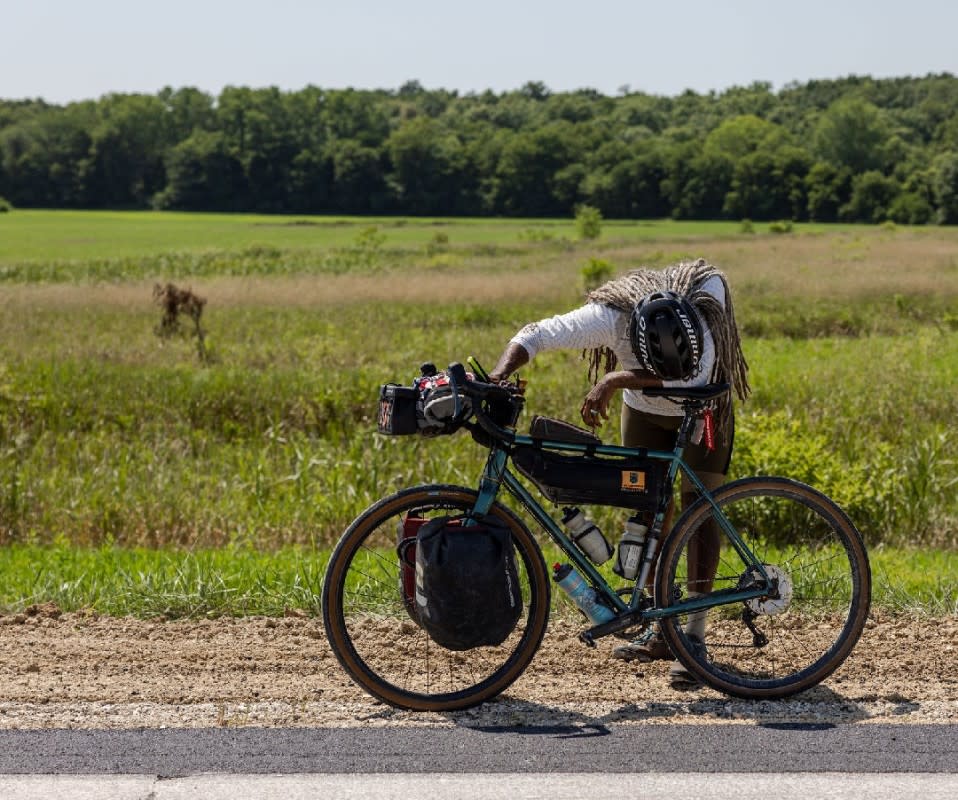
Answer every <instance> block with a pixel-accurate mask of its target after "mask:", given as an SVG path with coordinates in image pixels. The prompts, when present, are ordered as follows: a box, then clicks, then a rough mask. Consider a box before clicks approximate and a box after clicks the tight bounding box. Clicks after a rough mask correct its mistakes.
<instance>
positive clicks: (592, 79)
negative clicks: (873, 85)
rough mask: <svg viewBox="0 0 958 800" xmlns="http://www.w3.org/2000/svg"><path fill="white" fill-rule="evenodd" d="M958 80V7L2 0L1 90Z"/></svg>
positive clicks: (829, 1) (797, 0)
mask: <svg viewBox="0 0 958 800" xmlns="http://www.w3.org/2000/svg"><path fill="white" fill-rule="evenodd" d="M941 72H950V73H952V74H958V1H956V0H905V1H904V2H903V0H790V2H776V0H687V1H686V2H677V1H676V0H654V2H646V1H645V0H631V2H629V1H628V0H591V1H590V0H575V2H573V1H572V0H508V1H507V0H473V2H469V3H463V2H455V0H442V2H440V0H303V1H302V2H299V1H295V0H271V2H266V1H264V0H256V1H255V2H253V0H230V2H225V1H224V0H162V1H157V0H154V2H150V3H144V2H138V0H82V2H77V1H76V0H0V98H2V99H6V100H12V99H22V98H42V99H44V100H47V101H48V102H52V103H67V102H70V101H72V100H84V99H96V98H99V97H101V96H102V95H104V94H107V93H110V92H145V93H148V94H154V93H156V92H157V91H159V90H160V89H162V88H163V87H164V86H172V87H174V88H181V87H185V86H193V87H196V88H199V89H201V90H203V91H206V92H209V93H210V94H212V95H214V96H215V95H217V94H218V93H219V92H220V91H221V90H222V89H223V87H224V86H248V87H252V88H259V87H266V86H277V87H279V88H280V89H282V90H284V91H292V90H297V89H301V88H303V87H304V86H307V85H310V84H313V85H315V86H321V87H324V88H344V87H347V86H352V87H355V88H359V89H397V88H399V87H400V86H401V85H402V84H403V83H405V82H406V81H408V80H418V81H419V82H420V83H421V84H422V85H423V86H425V87H426V88H427V89H439V88H443V89H450V90H452V89H455V90H458V91H459V92H460V93H466V92H470V91H474V92H481V91H484V90H486V89H491V90H493V91H494V92H497V93H498V92H503V91H509V90H513V89H518V88H520V87H521V86H522V85H523V84H524V83H526V82H527V81H541V82H542V83H544V84H545V85H546V86H548V87H549V88H550V89H551V90H552V91H555V92H563V91H571V90H574V89H579V88H591V89H597V90H598V91H600V92H602V93H603V94H607V95H614V94H617V93H618V91H619V90H620V88H621V87H623V86H629V87H631V89H632V90H633V91H644V92H648V93H651V94H659V95H668V96H673V95H677V94H680V93H681V92H683V91H684V90H686V89H693V90H694V91H696V92H708V91H710V90H715V91H719V92H721V91H723V90H725V89H727V88H729V87H731V86H746V85H748V84H750V83H752V82H754V81H767V82H770V83H771V84H772V86H773V89H775V90H778V89H781V88H782V86H783V85H785V84H786V83H788V82H790V81H797V82H799V83H805V82H807V81H809V80H811V79H828V78H840V77H845V76H848V75H871V76H872V77H876V78H880V77H903V76H924V75H927V74H928V73H941Z"/></svg>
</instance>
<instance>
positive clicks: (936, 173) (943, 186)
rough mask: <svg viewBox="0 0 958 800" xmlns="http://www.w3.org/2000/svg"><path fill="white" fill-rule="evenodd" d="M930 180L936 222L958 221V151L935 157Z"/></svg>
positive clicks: (952, 222)
mask: <svg viewBox="0 0 958 800" xmlns="http://www.w3.org/2000/svg"><path fill="white" fill-rule="evenodd" d="M932 180H933V190H934V193H935V203H936V205H937V206H938V222H939V223H941V224H943V225H954V224H956V223H958V151H956V152H947V153H942V154H941V155H940V156H938V158H936V159H935V162H934V165H933V178H932Z"/></svg>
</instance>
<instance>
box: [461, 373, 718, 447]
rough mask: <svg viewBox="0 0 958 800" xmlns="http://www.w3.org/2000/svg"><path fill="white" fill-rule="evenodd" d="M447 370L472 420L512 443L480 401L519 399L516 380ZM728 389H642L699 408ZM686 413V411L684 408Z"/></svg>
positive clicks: (715, 385)
mask: <svg viewBox="0 0 958 800" xmlns="http://www.w3.org/2000/svg"><path fill="white" fill-rule="evenodd" d="M447 374H448V375H449V376H450V377H451V378H452V379H453V381H454V382H455V384H456V388H457V390H458V391H461V392H462V393H463V394H464V395H466V396H467V397H469V398H470V399H472V400H477V401H479V402H474V403H472V411H473V413H474V414H475V417H476V422H477V423H478V425H479V427H480V428H482V430H483V431H485V432H486V433H487V434H488V435H489V436H491V437H492V438H493V439H494V440H496V441H500V442H504V443H507V444H512V443H513V442H514V441H515V437H516V434H515V431H514V430H512V429H510V428H506V427H504V426H502V425H500V424H498V423H497V422H496V421H495V420H493V419H492V418H491V417H490V416H489V414H488V413H487V412H486V410H485V409H484V408H483V405H482V404H483V402H486V401H490V400H505V401H507V402H511V403H514V402H516V401H517V399H518V400H519V402H521V398H522V394H523V390H522V387H520V385H519V384H518V383H489V382H487V381H481V380H478V379H475V378H469V376H468V375H467V374H466V370H465V368H464V367H463V366H462V364H460V363H458V362H456V363H453V364H450V365H449V368H448V370H447ZM730 389H731V385H730V384H728V383H709V384H706V385H705V386H688V387H677V386H672V387H667V386H649V387H646V388H644V389H642V390H641V391H642V394H644V395H645V396H647V397H665V398H668V399H670V400H672V401H673V402H676V403H681V404H682V405H685V406H690V407H693V408H694V407H699V408H701V406H702V405H704V404H705V403H706V402H708V401H709V400H714V399H715V398H716V397H720V396H721V395H723V394H725V393H727V392H728V391H729V390H730ZM687 413H689V412H687Z"/></svg>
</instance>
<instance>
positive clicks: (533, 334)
mask: <svg viewBox="0 0 958 800" xmlns="http://www.w3.org/2000/svg"><path fill="white" fill-rule="evenodd" d="M614 322H615V312H614V311H613V310H612V309H609V308H606V307H605V306H600V305H597V304H595V303H586V304H585V305H584V306H582V307H581V308H577V309H575V310H574V311H570V312H568V313H566V314H559V315H557V316H554V317H549V318H547V319H542V320H539V321H538V322H533V323H530V324H529V325H526V326H525V327H524V328H522V329H521V330H520V331H519V332H518V333H517V334H516V335H515V336H513V337H512V339H511V340H510V342H509V344H508V345H506V349H505V350H504V351H503V353H502V355H501V356H500V357H499V361H498V362H497V363H496V366H495V367H493V370H492V372H490V373H489V377H490V378H491V379H492V380H495V381H503V380H507V379H508V378H509V376H510V375H512V373H513V372H515V371H516V370H517V369H519V367H522V366H525V365H526V364H528V363H529V362H530V361H531V360H532V359H533V358H535V357H536V354H538V353H540V352H542V351H543V350H560V349H563V348H576V349H583V350H585V349H589V348H592V347H599V346H600V345H603V344H607V343H609V342H611V341H613V340H614V336H615V330H614Z"/></svg>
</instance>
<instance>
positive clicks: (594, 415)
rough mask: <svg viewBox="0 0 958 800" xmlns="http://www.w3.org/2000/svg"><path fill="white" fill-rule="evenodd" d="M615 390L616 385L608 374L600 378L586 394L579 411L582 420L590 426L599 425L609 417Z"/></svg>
mask: <svg viewBox="0 0 958 800" xmlns="http://www.w3.org/2000/svg"><path fill="white" fill-rule="evenodd" d="M615 390H616V387H615V386H614V385H613V383H612V381H610V380H608V376H606V377H603V378H600V379H599V382H598V383H596V385H595V386H593V387H592V389H591V391H590V392H589V393H588V394H587V395H586V396H585V400H583V401H582V408H581V409H580V412H579V413H580V414H581V415H582V421H583V422H584V423H585V424H586V425H588V426H589V427H590V428H595V427H598V426H599V425H601V424H602V422H603V421H604V420H607V419H608V418H609V403H610V401H611V400H612V396H613V395H614V394H615Z"/></svg>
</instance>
